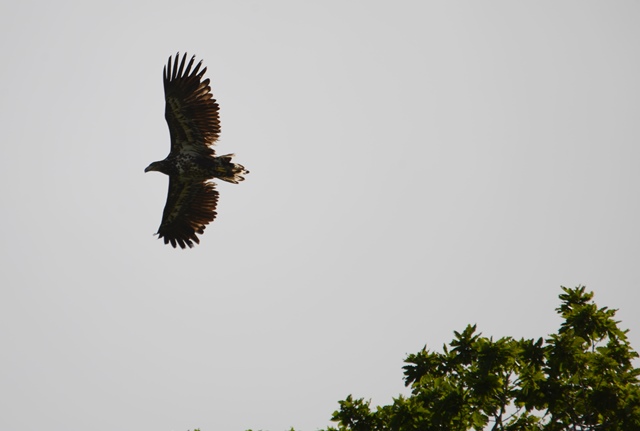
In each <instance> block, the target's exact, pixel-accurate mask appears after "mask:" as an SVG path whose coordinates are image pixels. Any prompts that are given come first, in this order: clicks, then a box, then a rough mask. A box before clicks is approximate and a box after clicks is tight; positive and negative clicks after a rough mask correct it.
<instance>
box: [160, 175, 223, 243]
mask: <svg viewBox="0 0 640 431" xmlns="http://www.w3.org/2000/svg"><path fill="white" fill-rule="evenodd" d="M217 204H218V192H217V190H215V185H214V184H213V183H209V182H184V181H182V180H180V179H177V178H175V177H173V176H172V177H170V178H169V194H168V195H167V204H166V205H165V207H164V213H163V215H162V223H161V224H160V228H159V229H158V237H159V238H164V243H165V244H169V243H171V245H172V246H173V247H174V248H175V247H176V246H177V245H179V246H180V247H181V248H185V247H190V248H191V247H193V245H194V243H196V244H199V243H200V240H199V239H198V236H197V235H198V234H202V233H203V232H204V229H205V227H206V226H207V225H208V224H209V223H211V222H212V221H213V220H214V219H215V218H216V205H217Z"/></svg>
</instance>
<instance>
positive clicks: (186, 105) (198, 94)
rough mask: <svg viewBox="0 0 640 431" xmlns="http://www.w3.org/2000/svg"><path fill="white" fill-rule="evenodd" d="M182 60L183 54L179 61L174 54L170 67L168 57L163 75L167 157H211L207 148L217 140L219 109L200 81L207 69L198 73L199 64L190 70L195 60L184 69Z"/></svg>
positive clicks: (211, 152) (178, 57)
mask: <svg viewBox="0 0 640 431" xmlns="http://www.w3.org/2000/svg"><path fill="white" fill-rule="evenodd" d="M186 60H187V54H186V53H185V54H184V56H183V57H182V61H180V53H177V54H176V56H175V59H174V60H173V64H172V58H171V57H169V62H168V64H167V66H166V67H165V68H164V74H163V75H164V97H165V101H166V107H165V118H166V119H167V123H168V124H169V133H170V135H171V153H174V152H185V151H186V152H195V153H198V154H202V155H213V154H214V151H213V150H212V149H211V148H209V146H210V145H213V144H214V143H215V141H216V140H217V139H218V137H219V136H220V118H219V116H218V109H219V107H218V104H217V103H216V101H215V99H214V98H213V95H212V94H211V87H210V86H209V78H207V79H205V80H202V77H203V76H204V73H205V72H206V71H207V68H206V67H205V68H204V69H202V70H200V66H202V61H200V62H199V63H198V64H197V65H196V67H195V69H193V70H191V68H192V66H193V62H194V61H195V56H193V57H191V60H189V63H188V64H187V65H186V67H185V62H186ZM178 63H179V65H178Z"/></svg>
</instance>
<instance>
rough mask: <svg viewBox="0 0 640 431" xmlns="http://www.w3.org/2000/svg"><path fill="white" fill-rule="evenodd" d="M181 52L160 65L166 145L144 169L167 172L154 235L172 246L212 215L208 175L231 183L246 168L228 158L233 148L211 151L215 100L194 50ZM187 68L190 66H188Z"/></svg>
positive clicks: (216, 129) (187, 239) (194, 236)
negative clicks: (168, 141)
mask: <svg viewBox="0 0 640 431" xmlns="http://www.w3.org/2000/svg"><path fill="white" fill-rule="evenodd" d="M186 60H187V54H186V53H185V54H184V55H183V57H182V60H180V53H177V54H176V56H175V59H173V62H172V58H171V57H169V62H168V64H167V66H165V68H164V74H163V76H164V97H165V102H166V106H165V118H166V120H167V123H168V124H169V135H170V136H171V151H170V152H169V155H168V156H167V158H165V159H164V160H160V161H158V162H153V163H151V164H150V165H149V166H148V167H147V168H146V169H145V170H144V171H145V172H149V171H158V172H162V173H163V174H166V175H168V176H169V193H168V195H167V203H166V204H165V207H164V212H163V214H162V222H161V223H160V228H158V233H157V235H158V238H164V243H165V244H169V243H170V244H171V245H172V246H173V247H174V248H175V247H176V246H178V245H179V246H180V247H181V248H186V247H187V246H188V247H189V248H191V247H193V245H194V243H196V244H199V243H200V239H199V238H198V235H201V234H202V233H204V229H205V227H206V226H207V225H208V224H209V223H211V222H212V221H213V220H214V219H215V218H216V206H217V204H218V191H217V190H216V188H215V184H214V183H213V182H211V181H210V180H212V179H214V178H218V179H221V180H223V181H227V182H230V183H234V184H237V183H238V182H240V181H243V180H244V177H243V175H245V174H248V173H249V171H247V170H246V169H245V168H244V166H242V165H240V164H237V163H233V162H232V161H231V159H232V157H233V156H234V155H233V154H226V155H224V156H216V155H215V151H214V150H213V148H211V147H212V146H213V145H214V144H215V143H216V141H217V140H218V137H219V136H220V118H219V115H218V110H219V107H218V104H217V103H216V100H215V99H214V98H213V95H212V94H211V87H210V86H209V83H210V82H209V78H207V79H202V78H203V76H204V74H205V72H206V71H207V68H206V67H205V68H203V69H202V70H201V69H200V68H201V66H202V61H200V62H199V63H198V64H196V66H195V68H193V63H194V61H195V56H193V57H191V59H190V60H189V62H188V63H187V62H186ZM192 68H193V69H192Z"/></svg>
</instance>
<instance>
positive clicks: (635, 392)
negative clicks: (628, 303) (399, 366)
mask: <svg viewBox="0 0 640 431" xmlns="http://www.w3.org/2000/svg"><path fill="white" fill-rule="evenodd" d="M562 290H563V292H564V293H562V294H561V295H560V300H561V305H560V307H559V308H557V312H558V313H559V314H560V315H561V317H562V318H563V319H564V322H563V323H562V324H561V326H560V329H559V330H558V332H557V333H556V334H552V335H550V336H549V337H548V338H547V339H546V340H543V339H542V338H539V339H537V340H527V339H520V340H515V339H512V338H510V337H505V338H501V339H499V340H496V341H494V340H493V339H492V338H487V337H483V336H482V334H480V333H477V332H476V326H475V325H473V326H467V327H466V328H465V329H464V330H463V331H462V332H454V334H455V338H454V340H453V341H451V343H450V344H449V346H446V345H445V346H444V347H443V352H442V353H436V352H431V351H429V350H427V348H426V346H425V348H423V349H422V350H421V351H419V352H418V353H415V354H411V355H409V356H408V357H407V358H406V360H405V362H406V364H407V365H405V366H404V375H405V384H406V386H409V387H411V395H410V396H407V397H404V396H399V397H398V398H396V399H394V400H393V403H392V404H391V405H386V406H381V407H376V408H375V409H373V408H372V407H371V405H370V401H365V400H364V399H362V398H360V399H354V398H353V397H352V396H351V395H349V396H348V397H347V398H346V399H345V400H343V401H339V406H340V407H339V410H338V411H336V412H334V414H333V417H332V420H333V421H335V422H337V424H338V427H337V428H334V427H329V428H328V429H327V431H383V430H384V431H387V430H389V431H391V430H393V431H413V430H425V431H426V430H442V431H445V430H446V431H466V430H492V431H542V430H544V431H564V430H570V431H587V430H589V431H591V430H611V431H635V430H640V384H639V380H638V375H639V374H640V369H636V368H634V367H633V363H632V361H633V360H634V359H635V358H637V357H638V354H637V353H636V352H635V351H634V350H633V349H632V348H631V346H630V345H629V343H628V341H627V336H626V333H627V331H623V330H621V329H619V328H618V323H619V322H617V321H616V320H614V316H615V312H616V310H609V309H607V308H606V307H604V308H598V307H597V306H596V304H595V303H593V301H592V298H593V293H592V292H585V288H584V287H583V286H580V287H577V288H575V289H567V288H565V287H562Z"/></svg>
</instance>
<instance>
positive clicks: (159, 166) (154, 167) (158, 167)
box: [144, 162, 162, 172]
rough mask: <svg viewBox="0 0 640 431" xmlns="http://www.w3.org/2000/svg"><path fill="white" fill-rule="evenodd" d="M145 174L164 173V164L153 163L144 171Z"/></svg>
mask: <svg viewBox="0 0 640 431" xmlns="http://www.w3.org/2000/svg"><path fill="white" fill-rule="evenodd" d="M144 171H145V172H149V171H160V172H162V162H153V163H151V164H150V165H149V166H147V168H146V169H145V170H144Z"/></svg>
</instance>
